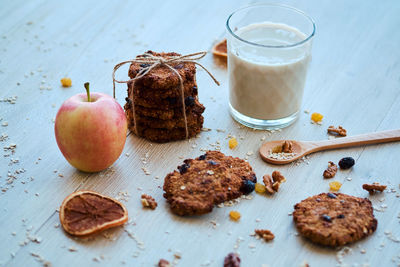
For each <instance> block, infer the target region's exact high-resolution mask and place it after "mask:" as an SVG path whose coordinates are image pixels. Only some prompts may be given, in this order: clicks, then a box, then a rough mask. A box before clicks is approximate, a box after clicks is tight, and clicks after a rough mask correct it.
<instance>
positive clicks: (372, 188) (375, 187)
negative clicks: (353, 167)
mask: <svg viewBox="0 0 400 267" xmlns="http://www.w3.org/2000/svg"><path fill="white" fill-rule="evenodd" d="M386 187H387V186H386V185H381V184H379V183H372V184H363V186H362V188H363V189H364V190H367V191H368V192H369V193H370V194H373V193H375V192H376V191H379V192H382V191H383V190H385V189H386Z"/></svg>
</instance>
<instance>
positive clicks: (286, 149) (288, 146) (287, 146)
mask: <svg viewBox="0 0 400 267" xmlns="http://www.w3.org/2000/svg"><path fill="white" fill-rule="evenodd" d="M282 152H283V153H293V150H292V142H290V141H285V142H283V145H282Z"/></svg>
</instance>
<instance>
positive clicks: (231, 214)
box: [229, 210, 241, 221]
mask: <svg viewBox="0 0 400 267" xmlns="http://www.w3.org/2000/svg"><path fill="white" fill-rule="evenodd" d="M240 216H241V215H240V212H238V211H235V210H232V211H230V212H229V217H231V219H232V220H234V221H238V220H239V219H240Z"/></svg>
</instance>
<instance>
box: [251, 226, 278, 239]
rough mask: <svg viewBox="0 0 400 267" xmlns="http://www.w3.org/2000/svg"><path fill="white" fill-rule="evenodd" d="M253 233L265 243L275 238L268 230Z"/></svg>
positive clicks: (258, 230)
mask: <svg viewBox="0 0 400 267" xmlns="http://www.w3.org/2000/svg"><path fill="white" fill-rule="evenodd" d="M254 232H255V233H256V235H258V236H259V237H261V238H263V239H264V240H265V241H267V242H268V241H271V240H273V239H274V238H275V235H274V234H273V233H272V232H271V231H270V230H267V229H256V230H254Z"/></svg>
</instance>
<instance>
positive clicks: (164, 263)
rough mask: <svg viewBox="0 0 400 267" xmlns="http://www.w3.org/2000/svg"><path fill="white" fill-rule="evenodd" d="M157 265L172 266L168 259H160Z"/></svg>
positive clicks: (162, 266) (161, 266) (160, 266)
mask: <svg viewBox="0 0 400 267" xmlns="http://www.w3.org/2000/svg"><path fill="white" fill-rule="evenodd" d="M158 267H172V265H171V264H170V263H169V261H167V260H164V259H161V260H160V261H159V262H158Z"/></svg>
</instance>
